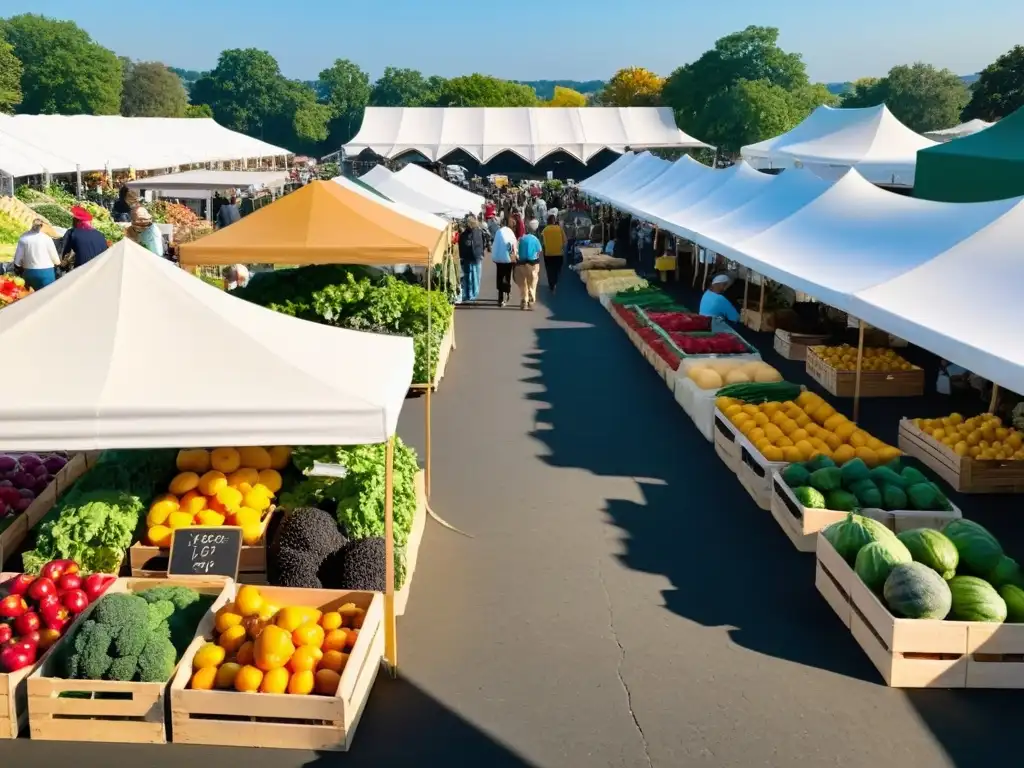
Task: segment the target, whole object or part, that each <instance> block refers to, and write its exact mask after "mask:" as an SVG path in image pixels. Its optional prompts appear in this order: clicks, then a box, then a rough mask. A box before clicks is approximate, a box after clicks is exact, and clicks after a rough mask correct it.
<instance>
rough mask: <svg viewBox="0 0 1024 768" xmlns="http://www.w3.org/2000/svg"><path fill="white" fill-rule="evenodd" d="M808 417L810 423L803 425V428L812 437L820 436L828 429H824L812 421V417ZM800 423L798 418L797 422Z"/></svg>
mask: <svg viewBox="0 0 1024 768" xmlns="http://www.w3.org/2000/svg"><path fill="white" fill-rule="evenodd" d="M807 418H808V423H807V424H804V425H802V428H803V430H804V432H806V433H807V434H808V435H809V436H810V437H818V436H819V435H820V434H821V433H822V432H824V431H826V430H824V429H822V428H821V427H819V426H818V425H817V424H815V423H814V422H813V421H810V417H807ZM799 423H800V422H799V420H798V421H797V424H799Z"/></svg>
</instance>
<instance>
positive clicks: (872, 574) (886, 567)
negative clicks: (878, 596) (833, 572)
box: [853, 539, 912, 592]
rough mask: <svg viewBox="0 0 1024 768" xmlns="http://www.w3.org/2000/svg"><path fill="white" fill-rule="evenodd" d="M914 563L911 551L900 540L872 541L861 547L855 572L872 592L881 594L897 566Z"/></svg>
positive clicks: (854, 567)
mask: <svg viewBox="0 0 1024 768" xmlns="http://www.w3.org/2000/svg"><path fill="white" fill-rule="evenodd" d="M909 562H912V561H911V559H910V551H909V550H908V549H907V548H906V547H905V546H903V544H902V543H901V542H900V540H899V539H893V540H891V541H872V542H871V543H869V544H865V545H864V546H863V547H861V549H860V552H858V553H857V561H856V563H854V566H853V570H854V571H855V572H856V574H857V575H858V576H860V580H861V581H863V582H864V583H865V584H866V585H867V587H868V589H870V590H871V591H872V592H881V591H882V587H884V586H885V580H886V579H888V578H889V574H890V573H892V569H893V568H895V567H896V566H897V565H901V564H904V563H909Z"/></svg>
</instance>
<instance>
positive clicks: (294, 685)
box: [288, 670, 316, 696]
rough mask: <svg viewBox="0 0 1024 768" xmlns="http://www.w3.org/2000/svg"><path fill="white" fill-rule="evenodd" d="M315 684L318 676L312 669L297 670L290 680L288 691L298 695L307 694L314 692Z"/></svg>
mask: <svg viewBox="0 0 1024 768" xmlns="http://www.w3.org/2000/svg"><path fill="white" fill-rule="evenodd" d="M315 685H316V678H315V677H314V676H313V672H312V671H310V670H306V671H305V672H296V673H295V674H294V675H292V677H291V679H290V680H289V681H288V693H291V694H293V695H297V696H306V695H308V694H310V693H312V692H313V687H314V686H315Z"/></svg>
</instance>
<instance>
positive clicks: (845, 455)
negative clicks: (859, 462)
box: [826, 441, 857, 466]
mask: <svg viewBox="0 0 1024 768" xmlns="http://www.w3.org/2000/svg"><path fill="white" fill-rule="evenodd" d="M826 442H828V441H826ZM856 455H857V453H856V449H855V448H854V447H853V446H852V445H849V444H845V443H844V444H843V445H840V446H839V447H838V448H836V449H835V450H834V451H833V452H832V460H833V461H834V462H835V463H836V464H838V465H839V466H842V465H843V464H845V463H846V462H848V461H849V460H850V459H852V458H854V457H855V456H856Z"/></svg>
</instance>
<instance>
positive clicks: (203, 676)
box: [188, 667, 217, 691]
mask: <svg viewBox="0 0 1024 768" xmlns="http://www.w3.org/2000/svg"><path fill="white" fill-rule="evenodd" d="M216 680H217V668H216V667H203V668H202V669H197V670H196V671H195V674H193V675H192V679H191V680H190V681H189V684H188V687H189V688H192V689H193V690H196V691H211V690H213V686H214V683H215V682H216Z"/></svg>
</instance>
